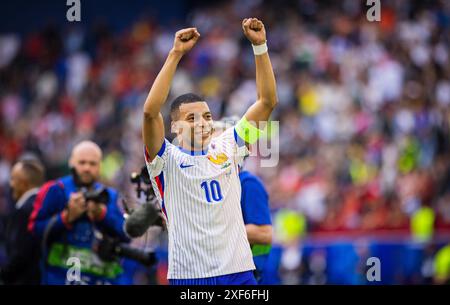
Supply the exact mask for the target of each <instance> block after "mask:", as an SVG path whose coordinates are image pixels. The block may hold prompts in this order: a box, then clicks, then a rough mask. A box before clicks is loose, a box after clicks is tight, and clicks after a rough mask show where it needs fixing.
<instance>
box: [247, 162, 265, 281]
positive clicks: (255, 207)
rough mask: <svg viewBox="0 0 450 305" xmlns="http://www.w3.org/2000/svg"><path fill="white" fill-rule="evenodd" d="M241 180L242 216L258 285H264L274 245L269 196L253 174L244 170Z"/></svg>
mask: <svg viewBox="0 0 450 305" xmlns="http://www.w3.org/2000/svg"><path fill="white" fill-rule="evenodd" d="M239 179H240V180H241V189H242V191H241V192H242V193H241V208H242V216H243V217H244V223H245V229H246V231H247V238H248V241H249V242H250V246H251V248H252V253H253V261H254V263H255V266H256V270H255V273H256V274H255V276H256V280H257V282H258V284H264V277H263V274H264V273H263V271H264V265H265V263H266V261H267V258H268V257H269V252H270V249H271V243H272V222H271V219H270V210H269V196H268V194H267V191H266V188H265V187H264V184H263V183H262V181H261V180H260V179H259V178H258V177H257V176H255V175H253V174H252V173H250V172H248V171H245V170H243V171H241V172H240V173H239Z"/></svg>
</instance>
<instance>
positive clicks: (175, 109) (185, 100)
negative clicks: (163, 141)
mask: <svg viewBox="0 0 450 305" xmlns="http://www.w3.org/2000/svg"><path fill="white" fill-rule="evenodd" d="M201 101H204V99H203V98H202V97H201V96H199V95H197V94H194V93H186V94H182V95H180V96H179V97H177V98H176V99H174V100H173V102H172V104H171V105H170V118H171V119H172V120H177V119H178V115H179V111H180V106H181V104H189V103H195V102H201Z"/></svg>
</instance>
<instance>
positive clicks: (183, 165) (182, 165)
mask: <svg viewBox="0 0 450 305" xmlns="http://www.w3.org/2000/svg"><path fill="white" fill-rule="evenodd" d="M191 166H194V164H188V165H186V164H184V163H181V164H180V167H181V168H187V167H191Z"/></svg>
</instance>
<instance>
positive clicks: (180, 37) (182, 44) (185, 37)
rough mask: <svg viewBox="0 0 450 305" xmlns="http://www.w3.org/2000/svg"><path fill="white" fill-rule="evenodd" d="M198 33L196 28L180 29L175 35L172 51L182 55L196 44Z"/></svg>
mask: <svg viewBox="0 0 450 305" xmlns="http://www.w3.org/2000/svg"><path fill="white" fill-rule="evenodd" d="M199 37H200V33H199V32H198V31H197V28H187V29H182V30H180V31H178V32H176V33H175V39H174V42H173V48H172V50H173V51H175V52H179V53H181V54H184V53H186V52H188V51H189V50H190V49H192V47H193V46H194V45H195V44H196V43H197V40H198V39H199Z"/></svg>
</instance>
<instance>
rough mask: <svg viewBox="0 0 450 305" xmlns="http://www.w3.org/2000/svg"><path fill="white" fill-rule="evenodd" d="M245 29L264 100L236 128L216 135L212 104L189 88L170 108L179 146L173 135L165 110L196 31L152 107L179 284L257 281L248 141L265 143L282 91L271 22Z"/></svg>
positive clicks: (172, 56)
mask: <svg viewBox="0 0 450 305" xmlns="http://www.w3.org/2000/svg"><path fill="white" fill-rule="evenodd" d="M242 28H243V31H244V34H245V36H246V37H247V38H248V40H250V42H251V43H252V45H253V52H254V54H255V62H256V84H257V91H258V92H257V93H258V99H257V100H256V102H255V103H254V104H253V105H252V106H251V107H250V108H249V109H248V110H247V112H246V113H245V115H244V116H243V117H242V118H241V119H240V120H239V122H238V123H237V124H236V126H234V127H231V128H229V129H227V130H226V131H225V132H224V133H222V134H221V135H220V136H219V137H216V138H214V139H213V138H212V132H213V120H212V116H211V112H210V110H209V107H208V104H207V103H206V102H205V101H204V100H203V99H202V98H200V97H199V96H197V95H195V94H190V93H189V94H184V95H181V96H179V97H177V98H176V99H175V100H174V101H173V102H172V105H171V109H170V116H171V130H172V132H174V133H175V134H176V140H177V145H174V144H171V143H170V142H169V141H168V140H166V139H165V136H164V122H163V117H162V115H161V112H160V111H161V108H162V106H163V105H164V103H165V102H166V99H167V96H168V94H169V90H170V85H171V83H172V79H173V76H174V74H175V70H176V68H177V65H178V63H179V61H180V60H181V58H182V57H183V55H184V54H186V53H187V52H188V51H189V50H191V49H192V48H193V47H194V45H195V44H196V42H197V41H198V39H199V38H200V33H199V32H198V31H197V29H196V28H187V29H183V30H181V31H178V32H177V33H176V34H175V39H174V45H173V48H172V50H171V51H170V52H169V55H168V57H167V60H166V62H165V63H164V65H163V67H162V69H161V71H160V72H159V74H158V76H157V77H156V79H155V81H154V83H153V86H152V88H151V90H150V92H149V94H148V97H147V100H146V101H145V104H144V121H143V127H142V134H143V140H144V144H145V161H146V164H147V169H148V171H149V174H150V177H151V180H152V185H153V188H154V189H155V193H156V194H157V197H158V199H159V201H160V203H161V208H162V211H163V214H164V216H165V218H166V224H167V230H168V233H169V271H168V275H167V277H168V279H169V282H170V284H173V285H195V284H197V285H214V284H219V285H243V284H256V281H255V278H254V276H253V272H252V270H254V269H255V265H254V263H253V259H252V252H251V249H250V245H249V242H248V239H247V235H246V230H245V225H244V222H243V218H242V211H241V206H240V196H241V185H240V182H239V175H238V166H239V164H240V163H241V162H242V160H243V157H244V156H245V155H246V154H247V153H248V148H247V146H248V145H249V144H253V143H255V142H256V141H257V140H258V136H259V134H260V129H261V128H263V125H264V124H265V122H267V120H268V119H269V116H270V114H271V112H272V110H273V109H274V107H275V106H276V104H277V95H276V83H275V76H274V73H273V69H272V65H271V63H270V59H269V54H268V52H267V44H266V31H265V28H264V25H263V23H262V22H261V21H260V20H258V19H256V18H248V19H244V20H243V21H242Z"/></svg>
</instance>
